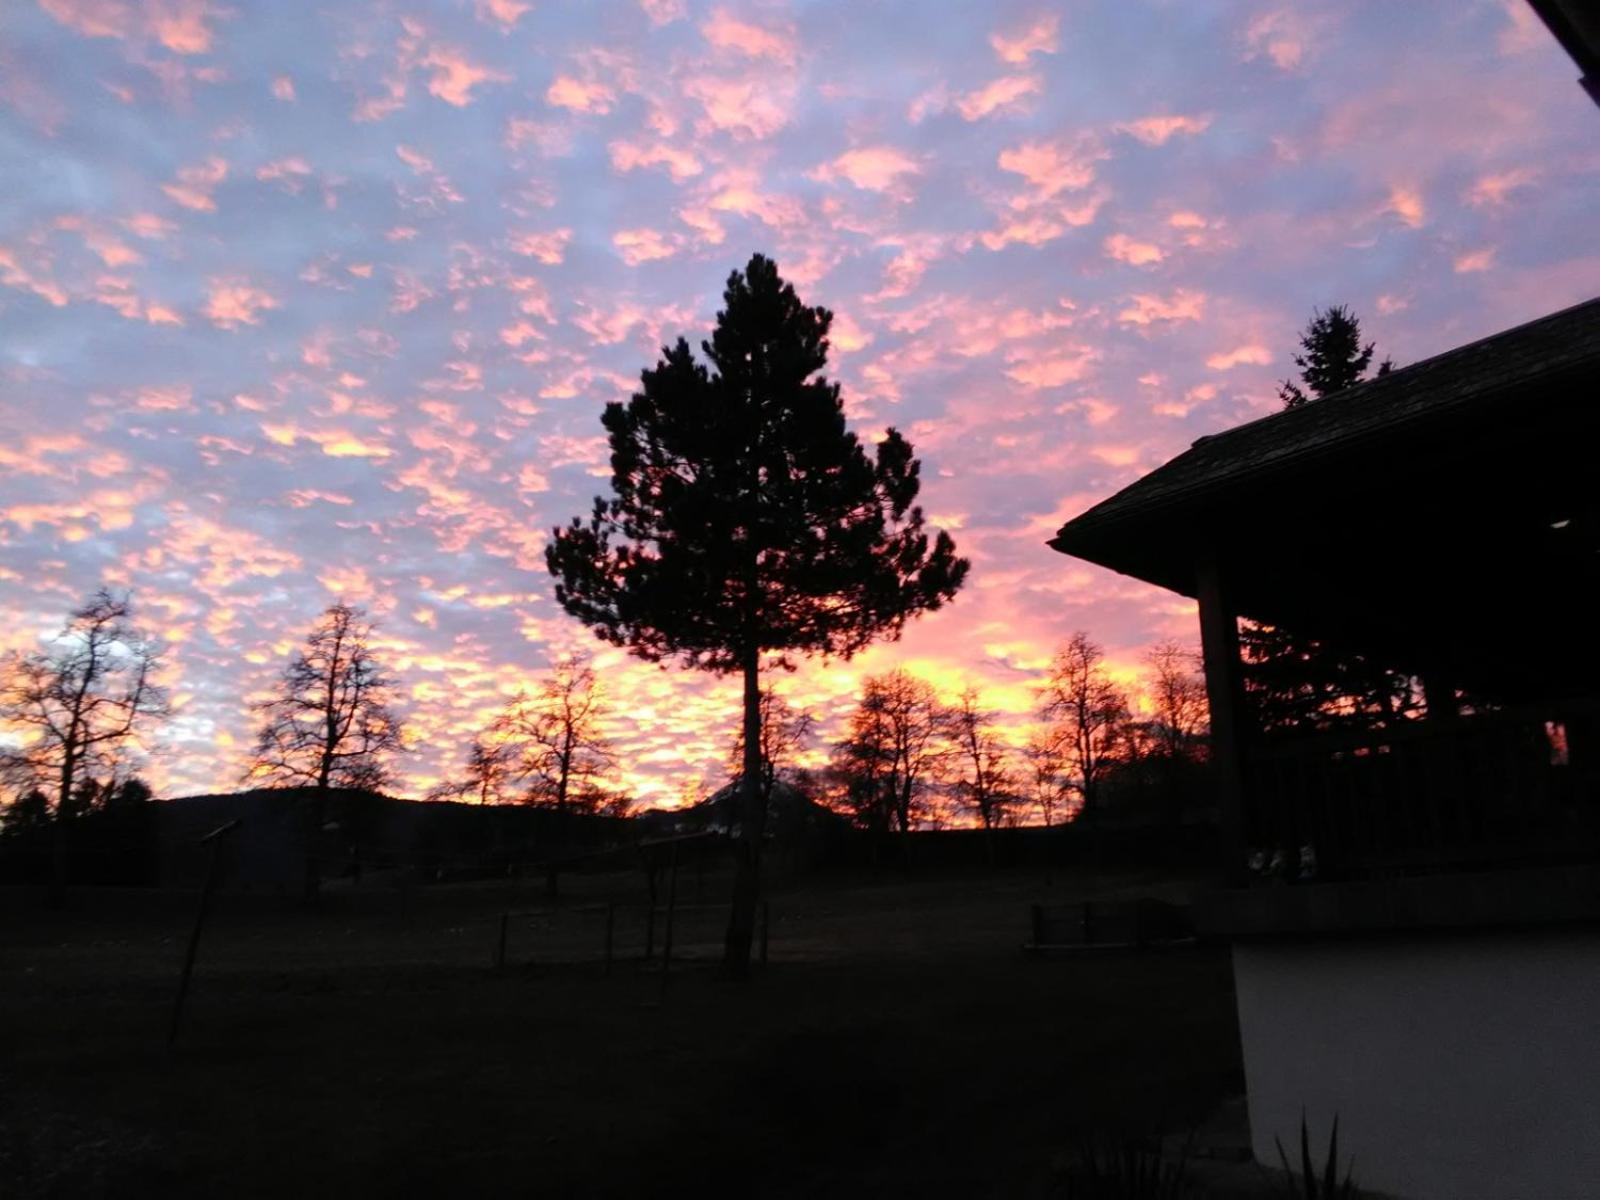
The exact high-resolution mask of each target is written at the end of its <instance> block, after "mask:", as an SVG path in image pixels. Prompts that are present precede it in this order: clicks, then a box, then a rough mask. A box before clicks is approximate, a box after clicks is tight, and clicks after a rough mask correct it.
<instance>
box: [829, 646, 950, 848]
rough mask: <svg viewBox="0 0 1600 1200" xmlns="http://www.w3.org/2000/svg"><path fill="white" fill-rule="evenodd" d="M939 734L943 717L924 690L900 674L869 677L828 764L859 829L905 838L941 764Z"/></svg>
mask: <svg viewBox="0 0 1600 1200" xmlns="http://www.w3.org/2000/svg"><path fill="white" fill-rule="evenodd" d="M945 734H946V716H945V712H944V709H943V707H942V706H941V705H940V703H939V697H938V695H937V693H935V692H934V690H933V688H932V687H931V686H930V685H928V684H926V683H924V682H923V681H922V680H920V679H918V678H916V677H915V676H914V675H911V674H909V673H907V672H905V671H900V670H896V671H890V672H888V673H887V674H884V675H869V676H868V677H867V679H866V680H865V681H864V683H863V684H862V688H861V699H860V700H859V701H858V702H857V704H856V707H855V710H854V711H853V712H852V713H851V715H850V721H849V725H848V729H847V732H846V735H845V738H844V740H843V741H842V742H840V743H839V745H838V746H837V747H836V748H835V751H834V756H833V765H832V771H833V775H834V778H835V779H836V780H838V782H839V784H840V786H841V787H842V788H843V790H844V793H845V796H846V803H847V805H848V806H849V807H850V809H851V810H852V811H853V812H854V813H855V814H856V817H857V820H858V822H859V823H860V824H862V825H864V826H865V827H867V828H868V829H874V830H879V831H884V832H886V831H888V830H889V829H890V828H895V829H898V830H899V831H900V832H901V833H909V832H911V830H912V828H913V827H914V826H915V824H916V820H917V817H918V815H919V814H920V812H921V811H922V802H923V799H924V796H925V794H926V792H927V791H928V789H929V787H930V786H931V785H932V784H934V783H935V782H937V781H938V780H939V779H940V778H941V777H942V775H943V773H944V769H945V767H946V765H947V762H948V757H949V743H948V741H947V739H946V736H945Z"/></svg>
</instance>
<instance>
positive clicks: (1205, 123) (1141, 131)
mask: <svg viewBox="0 0 1600 1200" xmlns="http://www.w3.org/2000/svg"><path fill="white" fill-rule="evenodd" d="M1210 127H1211V117H1210V116H1209V115H1205V116H1197V117H1185V116H1166V117H1140V118H1139V119H1138V120H1137V121H1122V122H1119V123H1118V124H1117V125H1116V126H1115V128H1116V129H1117V130H1119V131H1120V132H1122V133H1126V134H1129V135H1130V136H1132V137H1136V138H1138V139H1139V140H1140V141H1141V142H1143V143H1144V144H1145V145H1147V146H1162V145H1165V144H1166V142H1167V141H1168V139H1170V138H1172V137H1174V136H1176V135H1177V134H1180V133H1185V134H1196V133H1204V132H1205V131H1206V130H1207V129H1209V128H1210Z"/></svg>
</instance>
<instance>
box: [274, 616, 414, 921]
mask: <svg viewBox="0 0 1600 1200" xmlns="http://www.w3.org/2000/svg"><path fill="white" fill-rule="evenodd" d="M372 632H373V626H372V624H371V622H369V621H368V620H367V615H366V613H365V611H363V610H362V609H359V608H352V607H351V606H350V605H347V604H334V605H331V606H330V607H329V608H328V609H327V610H326V611H325V612H324V613H323V614H322V616H321V618H319V619H318V621H317V623H316V625H314V626H313V627H312V629H311V632H310V633H309V634H307V635H306V641H305V645H304V647H303V648H301V649H299V650H296V651H295V652H294V654H293V655H292V656H291V657H290V659H289V663H288V665H287V666H286V667H285V668H284V672H283V678H282V680H281V681H280V683H279V686H278V694H277V695H276V696H274V697H273V698H272V699H270V700H265V701H263V702H261V703H260V704H258V705H256V710H257V711H258V712H259V713H260V714H261V716H262V724H261V729H260V732H259V733H258V734H257V735H256V749H255V758H254V760H253V762H252V763H251V765H250V768H249V770H248V771H247V772H246V779H247V780H249V781H254V782H258V783H266V784H268V785H271V786H278V787H306V788H309V789H310V803H309V804H308V805H307V806H306V829H305V836H306V873H305V899H306V901H307V902H308V903H315V902H316V899H317V896H318V893H319V892H320V890H321V883H322V879H321V871H320V864H319V861H318V854H317V851H318V842H319V841H320V836H321V832H322V828H323V822H324V819H325V815H326V813H327V806H328V793H329V791H331V790H332V789H333V788H364V789H367V790H369V791H376V790H377V789H379V788H381V787H383V786H384V784H385V783H387V782H388V779H389V772H388V758H389V756H390V755H391V754H393V753H394V752H396V751H398V750H400V749H402V748H403V747H402V744H401V734H400V722H399V721H398V719H396V717H395V716H394V714H393V713H392V712H391V711H390V708H389V705H390V702H391V696H392V694H393V687H394V685H393V683H392V682H391V681H390V680H389V679H388V678H387V677H386V676H385V675H384V674H383V671H382V669H381V668H380V667H379V666H378V663H377V661H376V659H374V658H373V655H372Z"/></svg>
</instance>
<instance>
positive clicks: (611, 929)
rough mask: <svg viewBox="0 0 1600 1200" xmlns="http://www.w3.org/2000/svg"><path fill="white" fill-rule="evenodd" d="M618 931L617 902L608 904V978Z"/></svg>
mask: <svg viewBox="0 0 1600 1200" xmlns="http://www.w3.org/2000/svg"><path fill="white" fill-rule="evenodd" d="M616 930H617V905H616V902H615V901H608V902H607V904H606V977H607V978H610V976H611V949H612V946H613V945H614V944H615V940H616Z"/></svg>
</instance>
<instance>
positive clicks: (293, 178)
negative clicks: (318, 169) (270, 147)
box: [256, 158, 314, 195]
mask: <svg viewBox="0 0 1600 1200" xmlns="http://www.w3.org/2000/svg"><path fill="white" fill-rule="evenodd" d="M313 173H314V172H313V171H312V169H311V164H310V163H308V162H306V160H305V159H303V158H280V159H275V160H274V161H272V162H269V163H264V164H263V165H261V166H260V167H257V168H256V178H257V179H259V180H262V181H263V182H266V183H277V184H278V185H279V186H280V187H281V188H283V190H284V191H286V192H288V193H290V194H291V195H298V194H299V192H300V190H301V189H302V188H304V187H305V183H306V180H307V179H309V178H310V177H311V175H312V174H313Z"/></svg>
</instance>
